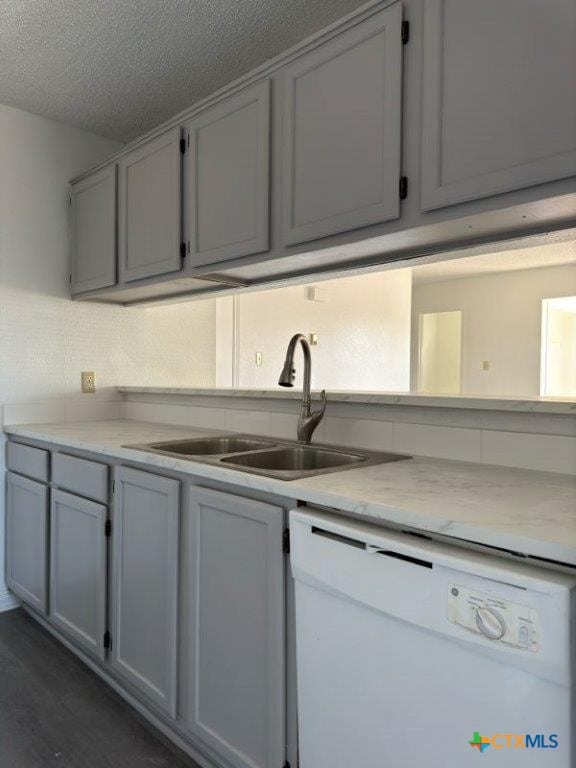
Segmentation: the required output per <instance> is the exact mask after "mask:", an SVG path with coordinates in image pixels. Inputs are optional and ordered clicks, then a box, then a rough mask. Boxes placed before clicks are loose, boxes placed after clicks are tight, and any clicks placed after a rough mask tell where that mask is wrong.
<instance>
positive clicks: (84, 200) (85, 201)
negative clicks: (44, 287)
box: [70, 165, 116, 294]
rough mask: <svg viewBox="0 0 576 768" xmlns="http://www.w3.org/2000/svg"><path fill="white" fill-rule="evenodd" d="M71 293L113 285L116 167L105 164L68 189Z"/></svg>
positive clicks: (114, 268)
mask: <svg viewBox="0 0 576 768" xmlns="http://www.w3.org/2000/svg"><path fill="white" fill-rule="evenodd" d="M70 206H71V207H70V251H71V252H70V259H71V261H70V284H71V290H72V293H73V294H74V293H81V292H82V291H93V290H95V289H96V288H107V287H109V286H111V285H114V284H115V283H116V166H115V165H109V166H107V167H106V168H103V169H102V170H101V171H97V172H96V173H91V174H90V175H89V176H86V177H85V178H84V179H81V180H80V181H78V182H76V183H74V184H72V185H71V188H70Z"/></svg>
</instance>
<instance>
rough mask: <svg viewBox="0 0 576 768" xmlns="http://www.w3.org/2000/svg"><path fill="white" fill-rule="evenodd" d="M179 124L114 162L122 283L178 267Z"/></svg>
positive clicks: (175, 270) (180, 164) (179, 233)
mask: <svg viewBox="0 0 576 768" xmlns="http://www.w3.org/2000/svg"><path fill="white" fill-rule="evenodd" d="M180 137H181V131H180V128H174V129H173V130H171V131H167V132H166V133H163V134H162V135H161V136H158V137H157V138H155V139H152V141H149V142H148V143H147V144H144V146H142V147H140V148H138V149H135V150H134V151H133V152H130V153H129V154H127V155H126V156H125V157H123V158H121V159H120V160H119V161H118V172H119V178H118V190H119V192H118V194H119V207H118V216H119V221H118V230H119V242H118V256H119V266H120V282H122V283H126V282H129V281H131V280H140V279H141V278H145V277H153V276H155V275H164V274H167V273H169V272H177V271H178V270H179V269H180V268H181V255H180V242H181V240H182V154H181V151H180Z"/></svg>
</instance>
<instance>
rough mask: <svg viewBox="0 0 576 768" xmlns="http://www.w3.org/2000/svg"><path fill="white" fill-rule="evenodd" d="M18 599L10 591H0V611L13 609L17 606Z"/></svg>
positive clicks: (18, 603)
mask: <svg viewBox="0 0 576 768" xmlns="http://www.w3.org/2000/svg"><path fill="white" fill-rule="evenodd" d="M19 605H20V600H18V598H17V597H15V596H14V595H13V594H12V592H0V613H3V612H4V611H13V610H14V608H18V607H19Z"/></svg>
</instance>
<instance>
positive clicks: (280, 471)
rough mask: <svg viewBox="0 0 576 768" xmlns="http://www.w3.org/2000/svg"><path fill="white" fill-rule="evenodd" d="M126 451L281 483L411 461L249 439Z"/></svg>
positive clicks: (397, 456) (165, 444)
mask: <svg viewBox="0 0 576 768" xmlns="http://www.w3.org/2000/svg"><path fill="white" fill-rule="evenodd" d="M125 447H126V448H135V449H137V450H139V451H146V452H148V453H158V454H161V455H164V456H173V457H175V458H178V459H188V460H190V461H196V462H198V463H200V464H212V465H213V466H215V465H216V466H220V467H222V466H225V467H228V468H229V469H237V470H239V471H240V472H250V473H252V474H255V475H264V476H265V477H274V478H278V479H280V480H297V479H299V478H304V477H313V476H314V475H324V474H327V473H329V472H341V471H342V470H345V469H355V468H359V467H371V466H374V465H377V464H386V463H387V462H390V461H401V460H402V459H409V458H411V457H410V456H406V455H403V454H398V453H377V452H375V451H364V450H360V449H358V450H356V449H353V450H350V449H347V448H344V447H336V446H329V445H323V446H322V445H318V446H316V445H305V444H302V443H296V442H291V441H287V440H282V441H280V440H277V441H272V440H266V439H264V438H259V437H252V436H250V435H230V436H226V437H207V438H197V439H195V440H172V441H165V442H161V443H147V444H142V445H127V446H125Z"/></svg>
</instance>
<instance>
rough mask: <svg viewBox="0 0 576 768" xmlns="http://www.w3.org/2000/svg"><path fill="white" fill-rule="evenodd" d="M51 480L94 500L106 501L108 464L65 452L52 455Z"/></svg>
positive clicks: (61, 486)
mask: <svg viewBox="0 0 576 768" xmlns="http://www.w3.org/2000/svg"><path fill="white" fill-rule="evenodd" d="M52 482H53V483H54V484H55V485H57V486H59V487H60V488H65V489H66V490H68V491H74V492H75V493H77V494H79V495H80V496H86V497H87V498H89V499H94V500H95V501H102V502H104V503H106V502H107V501H108V466H107V465H106V464H100V463H98V462H97V461H88V460H87V459H79V458H78V457H77V456H68V455H67V454H65V453H55V454H54V455H53V457H52Z"/></svg>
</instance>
